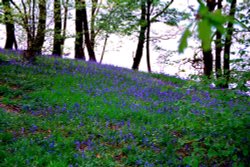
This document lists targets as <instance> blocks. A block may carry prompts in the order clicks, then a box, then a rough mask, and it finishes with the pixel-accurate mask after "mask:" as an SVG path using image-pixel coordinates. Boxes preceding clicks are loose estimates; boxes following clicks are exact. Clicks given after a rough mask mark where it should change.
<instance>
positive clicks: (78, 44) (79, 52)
mask: <svg viewBox="0 0 250 167" xmlns="http://www.w3.org/2000/svg"><path fill="white" fill-rule="evenodd" d="M75 8H76V20H75V28H76V37H75V58H76V59H83V60H85V55H84V51H83V15H82V13H83V6H82V4H81V0H75Z"/></svg>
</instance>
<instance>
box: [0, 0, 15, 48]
mask: <svg viewBox="0 0 250 167" xmlns="http://www.w3.org/2000/svg"><path fill="white" fill-rule="evenodd" d="M3 5H4V21H5V26H6V42H5V47H4V48H5V49H13V46H15V48H16V49H17V48H18V47H17V42H16V36H15V25H14V20H13V16H12V13H11V7H10V1H9V0H3Z"/></svg>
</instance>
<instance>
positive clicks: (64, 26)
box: [61, 0, 69, 52]
mask: <svg viewBox="0 0 250 167" xmlns="http://www.w3.org/2000/svg"><path fill="white" fill-rule="evenodd" d="M68 5H69V0H66V2H64V1H63V8H64V17H63V30H62V41H61V52H63V49H64V42H65V39H66V29H67V19H68Z"/></svg>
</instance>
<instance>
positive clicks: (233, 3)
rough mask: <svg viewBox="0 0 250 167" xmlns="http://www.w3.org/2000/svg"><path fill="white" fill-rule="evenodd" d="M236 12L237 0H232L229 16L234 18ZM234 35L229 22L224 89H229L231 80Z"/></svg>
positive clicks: (225, 52)
mask: <svg viewBox="0 0 250 167" xmlns="http://www.w3.org/2000/svg"><path fill="white" fill-rule="evenodd" d="M235 10H236V0H232V2H231V7H230V13H229V16H230V17H231V18H234V15H235ZM232 35H233V22H231V21H230V22H228V24H227V33H226V40H225V46H224V66H223V71H224V77H225V79H226V83H225V84H224V85H223V87H224V88H228V84H229V79H230V49H231V45H232Z"/></svg>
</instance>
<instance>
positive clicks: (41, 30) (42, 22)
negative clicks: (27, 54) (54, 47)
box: [33, 0, 47, 54]
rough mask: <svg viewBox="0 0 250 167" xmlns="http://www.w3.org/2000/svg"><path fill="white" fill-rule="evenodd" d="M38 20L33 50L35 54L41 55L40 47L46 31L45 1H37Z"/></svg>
mask: <svg viewBox="0 0 250 167" xmlns="http://www.w3.org/2000/svg"><path fill="white" fill-rule="evenodd" d="M38 7H39V19H38V25H37V34H36V38H35V41H34V45H33V50H35V52H36V54H41V53H42V47H43V43H44V40H45V31H46V17H47V15H46V14H47V13H46V12H47V11H46V0H40V1H39V5H38Z"/></svg>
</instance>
